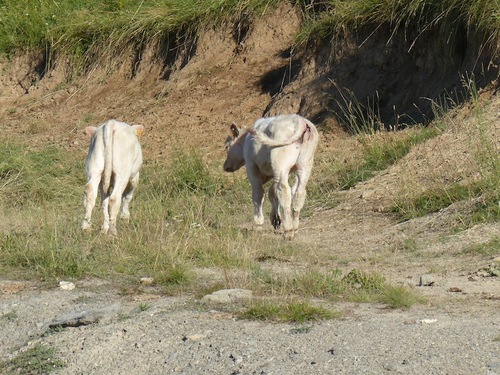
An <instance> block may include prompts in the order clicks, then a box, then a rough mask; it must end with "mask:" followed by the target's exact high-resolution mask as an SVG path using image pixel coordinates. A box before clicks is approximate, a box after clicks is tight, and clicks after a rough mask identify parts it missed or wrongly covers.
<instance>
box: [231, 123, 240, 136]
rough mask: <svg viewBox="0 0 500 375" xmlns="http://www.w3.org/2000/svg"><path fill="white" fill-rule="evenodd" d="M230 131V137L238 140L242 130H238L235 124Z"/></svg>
mask: <svg viewBox="0 0 500 375" xmlns="http://www.w3.org/2000/svg"><path fill="white" fill-rule="evenodd" d="M229 130H230V133H229V134H230V135H231V136H232V137H233V138H238V136H239V135H240V130H239V129H238V127H237V126H236V124H235V123H234V122H233V123H232V124H231V126H230V127H229Z"/></svg>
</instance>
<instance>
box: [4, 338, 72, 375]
mask: <svg viewBox="0 0 500 375" xmlns="http://www.w3.org/2000/svg"><path fill="white" fill-rule="evenodd" d="M64 366H65V363H64V362H63V361H62V360H61V359H59V358H58V357H57V352H56V350H55V349H52V348H48V347H46V346H44V345H41V344H36V345H34V346H33V347H31V348H29V349H27V350H26V351H23V352H21V353H19V355H17V356H16V357H15V358H13V359H10V360H8V361H4V362H0V370H2V373H21V374H48V373H50V372H52V371H55V370H57V369H61V368H63V367H64Z"/></svg>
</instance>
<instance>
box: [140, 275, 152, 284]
mask: <svg viewBox="0 0 500 375" xmlns="http://www.w3.org/2000/svg"><path fill="white" fill-rule="evenodd" d="M153 283H154V279H153V278H152V277H141V284H142V285H153Z"/></svg>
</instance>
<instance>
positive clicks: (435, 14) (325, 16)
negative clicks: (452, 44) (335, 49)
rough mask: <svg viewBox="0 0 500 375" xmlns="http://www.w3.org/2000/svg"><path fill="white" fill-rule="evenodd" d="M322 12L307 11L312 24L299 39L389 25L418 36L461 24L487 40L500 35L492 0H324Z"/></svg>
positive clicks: (498, 22) (410, 35) (497, 13)
mask: <svg viewBox="0 0 500 375" xmlns="http://www.w3.org/2000/svg"><path fill="white" fill-rule="evenodd" d="M319 4H321V6H318V7H317V8H320V11H312V12H311V11H310V12H307V16H308V24H307V25H306V26H305V27H304V28H303V29H302V31H301V33H300V34H299V35H298V42H300V43H302V42H305V41H309V40H311V39H316V40H321V39H324V38H328V37H334V38H335V37H338V36H339V35H343V34H345V33H346V32H347V31H351V32H352V31H357V30H362V29H368V30H372V29H376V28H377V27H380V26H385V25H387V26H389V27H390V28H391V29H392V30H402V29H405V30H406V32H407V33H408V36H409V37H413V38H417V37H419V36H420V35H422V34H423V33H425V32H426V31H429V30H432V29H434V30H441V31H443V30H448V31H449V32H450V35H452V34H453V33H457V31H453V30H457V29H458V27H457V26H459V25H461V26H462V27H463V28H464V29H465V30H468V31H470V32H477V33H478V34H481V35H483V37H484V40H489V41H493V43H492V46H493V47H495V43H496V42H495V41H498V38H499V37H500V17H499V14H500V11H499V6H498V3H497V2H496V1H489V0H430V1H422V0H351V1H342V0H329V1H322V2H321V3H319Z"/></svg>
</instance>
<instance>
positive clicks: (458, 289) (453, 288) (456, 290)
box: [448, 286, 462, 293]
mask: <svg viewBox="0 0 500 375" xmlns="http://www.w3.org/2000/svg"><path fill="white" fill-rule="evenodd" d="M448 292H453V293H461V292H462V289H460V288H457V287H456V286H452V287H451V288H449V289H448Z"/></svg>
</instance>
